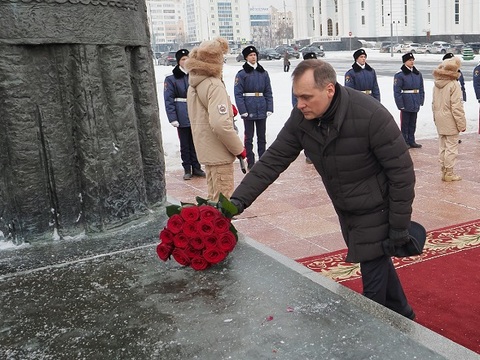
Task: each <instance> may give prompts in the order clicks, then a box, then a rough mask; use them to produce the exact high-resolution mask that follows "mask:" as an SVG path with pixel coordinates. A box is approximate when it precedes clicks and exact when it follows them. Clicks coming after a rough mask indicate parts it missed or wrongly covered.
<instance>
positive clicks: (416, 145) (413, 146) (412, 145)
mask: <svg viewBox="0 0 480 360" xmlns="http://www.w3.org/2000/svg"><path fill="white" fill-rule="evenodd" d="M410 147H411V148H414V149H420V148H421V147H422V145H420V144H417V143H413V144H410Z"/></svg>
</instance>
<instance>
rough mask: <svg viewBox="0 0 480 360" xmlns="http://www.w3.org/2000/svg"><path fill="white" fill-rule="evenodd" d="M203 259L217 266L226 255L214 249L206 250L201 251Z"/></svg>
mask: <svg viewBox="0 0 480 360" xmlns="http://www.w3.org/2000/svg"><path fill="white" fill-rule="evenodd" d="M203 257H204V258H205V260H207V261H208V262H209V263H212V264H218V263H219V262H220V261H222V260H223V259H225V258H226V257H227V253H226V252H223V251H221V250H218V249H215V248H208V249H206V250H204V251H203Z"/></svg>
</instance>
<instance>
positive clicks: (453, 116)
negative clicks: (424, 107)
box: [432, 57, 466, 135]
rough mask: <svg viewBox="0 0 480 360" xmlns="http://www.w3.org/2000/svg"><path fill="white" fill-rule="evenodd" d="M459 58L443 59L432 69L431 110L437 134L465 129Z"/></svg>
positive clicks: (447, 133)
mask: <svg viewBox="0 0 480 360" xmlns="http://www.w3.org/2000/svg"><path fill="white" fill-rule="evenodd" d="M458 69H460V59H459V58H457V57H453V58H450V59H447V60H444V61H443V62H442V63H441V64H440V65H439V66H438V68H436V69H435V70H434V71H433V78H434V84H435V85H434V86H433V99H432V111H433V120H434V121H435V126H436V127H437V132H438V134H439V135H457V134H458V133H459V132H462V131H465V128H466V119H465V111H464V109H463V103H462V90H461V89H460V84H459V83H458V81H457V79H458V77H459V75H460V74H459V72H458Z"/></svg>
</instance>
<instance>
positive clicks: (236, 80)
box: [235, 76, 238, 85]
mask: <svg viewBox="0 0 480 360" xmlns="http://www.w3.org/2000/svg"><path fill="white" fill-rule="evenodd" d="M237 84H238V76H235V85H237Z"/></svg>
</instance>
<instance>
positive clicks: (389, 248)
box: [382, 228, 410, 256]
mask: <svg viewBox="0 0 480 360" xmlns="http://www.w3.org/2000/svg"><path fill="white" fill-rule="evenodd" d="M409 241H410V235H409V234H408V230H397V229H392V228H391V229H390V230H389V231H388V239H387V240H385V241H383V242H382V246H383V252H384V253H385V255H387V256H394V255H395V253H396V251H395V248H396V247H397V248H398V247H401V246H402V245H405V244H406V243H408V242H409Z"/></svg>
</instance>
